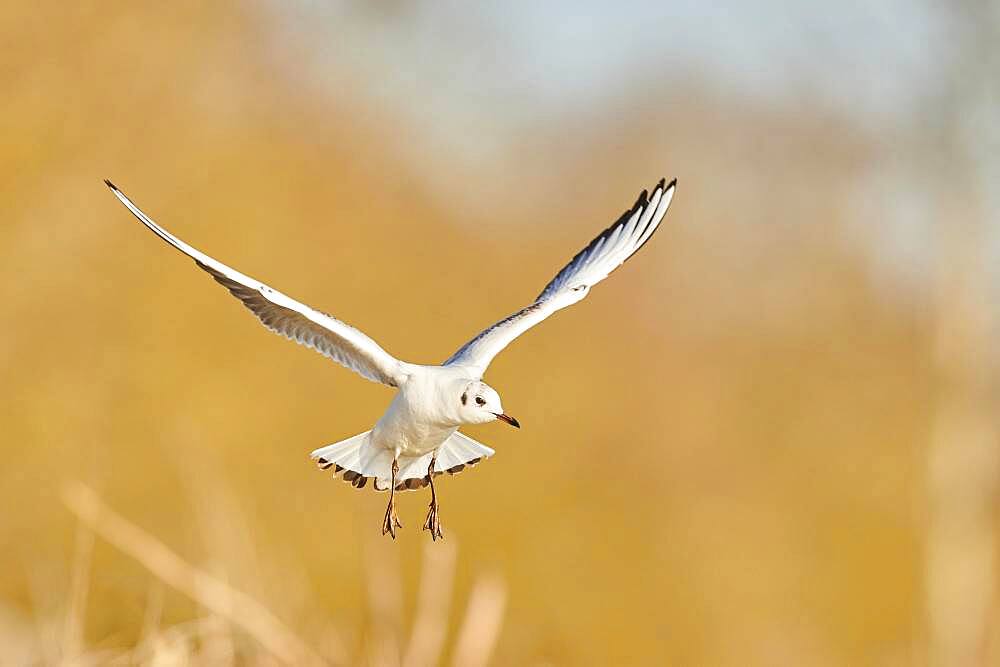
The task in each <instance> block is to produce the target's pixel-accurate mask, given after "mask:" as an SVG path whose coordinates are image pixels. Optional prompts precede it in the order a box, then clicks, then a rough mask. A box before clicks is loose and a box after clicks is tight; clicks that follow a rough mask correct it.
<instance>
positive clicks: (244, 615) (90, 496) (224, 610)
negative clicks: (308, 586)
mask: <svg viewBox="0 0 1000 667" xmlns="http://www.w3.org/2000/svg"><path fill="white" fill-rule="evenodd" d="M63 499H64V502H65V503H66V506H67V507H68V508H69V509H70V511H72V512H73V513H74V514H75V515H76V516H77V517H78V518H79V519H80V520H81V521H82V522H84V523H85V524H86V525H87V526H89V527H90V528H91V529H93V530H94V532H96V533H97V534H98V535H100V536H101V537H102V538H104V539H105V540H107V541H108V542H110V543H111V544H113V545H115V546H116V547H117V548H119V549H121V550H122V551H123V552H125V553H127V554H128V555H130V556H132V557H133V558H135V559H136V560H137V561H138V562H139V563H141V564H142V565H143V566H145V567H146V568H147V569H148V570H149V571H150V572H152V573H153V574H154V575H156V576H157V577H158V578H159V579H161V580H162V581H163V582H164V583H166V584H168V585H169V586H171V587H173V588H175V589H177V590H178V591H180V592H182V593H184V594H185V595H187V596H189V597H190V598H191V599H193V600H195V601H197V602H198V603H200V604H201V605H203V606H204V607H205V608H206V609H209V610H211V611H212V612H214V613H215V614H218V615H219V616H221V617H223V618H225V619H228V620H229V621H230V622H232V623H233V624H234V625H236V626H238V627H240V628H242V629H243V630H244V631H245V632H247V633H248V634H249V635H250V636H251V637H253V638H254V639H255V640H256V641H257V642H259V643H260V645H261V646H262V647H264V648H265V649H266V650H267V651H268V652H270V653H271V654H272V655H273V656H274V657H276V658H278V659H279V660H281V661H283V662H286V663H289V664H306V663H313V664H322V663H324V662H325V661H324V660H323V659H322V658H321V657H320V656H319V655H318V654H317V653H315V652H314V651H313V650H312V649H311V648H310V647H309V646H308V645H307V644H306V643H305V642H303V641H302V640H301V639H300V638H299V637H298V636H296V635H295V633H293V632H292V631H291V630H290V629H289V628H288V627H287V626H286V625H284V624H283V623H282V622H281V621H280V620H279V619H278V618H277V617H276V616H274V614H272V613H271V612H270V611H269V610H268V609H267V608H265V607H264V606H263V605H261V604H260V603H259V602H257V601H256V600H254V599H253V598H251V597H250V596H248V595H246V594H245V593H243V592H242V591H238V590H236V589H234V588H232V587H231V586H229V585H227V584H225V583H223V582H222V581H219V580H218V579H216V578H215V577H212V576H211V575H209V574H207V573H206V572H203V571H201V570H199V569H198V568H196V567H194V566H192V565H191V564H189V563H188V562H186V561H185V560H183V559H182V558H181V557H180V556H178V555H177V554H175V553H174V552H173V551H171V550H170V549H168V548H167V547H166V546H165V545H164V544H163V543H162V542H160V541H159V540H157V539H156V538H154V537H153V536H152V535H149V534H148V533H146V532H145V531H143V530H142V529H140V528H138V527H137V526H135V525H133V524H132V523H130V522H128V521H127V520H125V519H124V518H122V517H121V516H119V515H118V514H117V513H116V512H114V511H113V510H112V509H110V508H109V507H108V506H107V505H105V504H104V503H103V502H102V501H101V499H100V498H99V497H98V496H97V494H96V493H94V491H93V490H91V489H90V488H89V487H86V486H84V485H82V484H75V485H73V486H70V487H67V489H66V490H65V492H64V494H63Z"/></svg>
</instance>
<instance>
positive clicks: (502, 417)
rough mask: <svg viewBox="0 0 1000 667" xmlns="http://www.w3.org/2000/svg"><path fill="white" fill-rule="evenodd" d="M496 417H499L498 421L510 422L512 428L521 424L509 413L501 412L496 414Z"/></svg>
mask: <svg viewBox="0 0 1000 667" xmlns="http://www.w3.org/2000/svg"><path fill="white" fill-rule="evenodd" d="M494 414H496V413H494ZM497 419H499V420H500V421H505V422H507V423H508V424H510V425H511V426H513V427H514V428H521V424H520V423H519V422H518V421H517V420H516V419H514V418H513V417H511V416H510V415H505V414H503V413H500V414H498V415H497Z"/></svg>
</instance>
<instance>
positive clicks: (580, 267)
mask: <svg viewBox="0 0 1000 667" xmlns="http://www.w3.org/2000/svg"><path fill="white" fill-rule="evenodd" d="M676 185H677V179H674V180H672V181H671V182H670V183H669V184H666V185H665V181H663V180H661V181H660V182H659V183H658V184H657V186H656V188H654V189H653V194H652V196H648V195H647V193H646V191H645V190H643V191H642V194H640V195H639V198H638V199H637V200H636V202H635V204H634V205H633V206H632V207H631V208H630V209H628V210H627V211H625V212H624V213H623V214H622V215H621V217H619V218H618V220H616V221H615V222H614V224H612V225H611V226H609V227H608V228H607V229H605V230H604V231H603V232H601V233H600V234H598V235H597V236H596V237H595V238H594V239H593V240H592V241H591V242H590V243H589V244H588V245H587V247H585V248H584V249H583V250H581V251H580V252H578V253H577V254H576V255H575V256H574V257H573V259H571V260H570V261H569V263H568V264H566V266H565V267H563V269H562V270H561V271H560V272H559V273H557V274H556V277H555V278H553V279H552V280H551V281H550V282H549V284H548V285H546V286H545V288H544V289H543V290H542V292H541V294H539V295H538V298H536V299H535V301H534V302H533V303H532V304H531V305H529V306H527V307H525V308H522V309H521V310H519V311H517V312H516V313H514V314H513V315H510V316H508V317H505V318H504V319H502V320H500V321H499V322H497V323H495V324H493V325H492V326H491V327H489V328H488V329H486V330H485V331H483V332H482V333H480V334H479V335H477V336H476V337H475V338H473V339H472V340H470V341H469V342H468V343H466V344H465V345H463V346H462V347H461V348H460V349H459V350H458V351H457V352H456V353H455V354H453V355H452V356H451V357H449V358H448V360H447V361H446V362H444V365H445V366H450V365H464V366H469V367H471V368H473V369H475V370H477V371H478V372H479V373H480V374H482V373H483V372H485V370H486V368H487V367H488V366H489V364H490V362H491V361H492V360H493V358H494V357H495V356H496V355H497V354H499V353H500V352H501V351H502V350H503V349H504V348H505V347H507V345H509V344H510V342H511V341H513V340H514V339H515V338H517V337H518V336H519V335H521V334H522V333H524V332H525V331H527V330H528V329H530V328H531V327H533V326H534V325H536V324H538V323H539V322H541V321H542V320H544V319H545V318H547V317H548V316H549V315H551V314H552V313H554V312H556V311H558V310H561V309H562V308H565V307H567V306H569V305H572V304H574V303H576V302H577V301H580V300H582V299H583V298H584V297H585V296H586V295H587V293H588V292H589V289H590V287H592V286H594V285H596V284H597V283H599V282H601V281H602V280H604V279H605V278H606V277H607V276H608V275H609V274H610V273H611V272H612V271H614V270H615V269H616V268H618V267H619V266H621V265H622V264H623V263H624V262H625V261H626V260H627V259H628V258H629V257H631V256H632V255H634V254H635V253H636V252H638V251H639V249H640V248H642V246H643V245H645V244H646V243H647V242H648V241H649V239H651V238H652V236H653V234H654V233H655V232H656V230H657V229H658V228H659V226H660V222H661V221H662V220H663V216H664V215H665V214H666V212H667V208H668V207H669V206H670V201H671V199H672V198H673V194H674V189H675V187H676Z"/></svg>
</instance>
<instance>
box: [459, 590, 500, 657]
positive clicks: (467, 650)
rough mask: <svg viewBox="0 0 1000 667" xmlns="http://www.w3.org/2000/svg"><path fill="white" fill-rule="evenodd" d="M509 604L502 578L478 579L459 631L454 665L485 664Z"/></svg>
mask: <svg viewBox="0 0 1000 667" xmlns="http://www.w3.org/2000/svg"><path fill="white" fill-rule="evenodd" d="M506 606H507V587H506V586H505V585H504V583H503V580H501V579H500V578H499V577H496V576H493V577H484V578H482V579H480V580H479V581H477V582H476V585H475V587H474V588H473V589H472V593H471V594H470V595H469V607H468V609H467V610H466V612H465V620H464V621H463V622H462V627H461V629H460V630H459V631H458V639H457V640H456V641H455V653H454V655H453V656H452V661H451V663H452V665H454V666H455V667H484V666H485V665H486V664H487V663H488V662H489V660H490V656H491V655H492V654H493V648H494V647H495V646H496V643H497V638H498V637H499V636H500V626H501V625H502V624H503V613H504V608H505V607H506Z"/></svg>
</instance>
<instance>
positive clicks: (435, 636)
mask: <svg viewBox="0 0 1000 667" xmlns="http://www.w3.org/2000/svg"><path fill="white" fill-rule="evenodd" d="M455 556H456V549H455V546H454V543H453V542H452V543H441V544H436V543H433V542H428V543H427V544H426V545H425V546H424V562H423V572H422V573H421V576H420V592H419V594H418V598H417V610H416V617H415V618H414V621H413V629H412V631H411V633H410V644H409V646H408V647H407V649H406V655H405V657H404V658H403V665H404V666H405V667H421V666H422V665H436V664H439V663H440V661H441V649H442V648H443V646H444V641H445V637H446V635H447V633H448V606H449V602H450V600H451V589H452V583H453V581H454V578H455Z"/></svg>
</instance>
